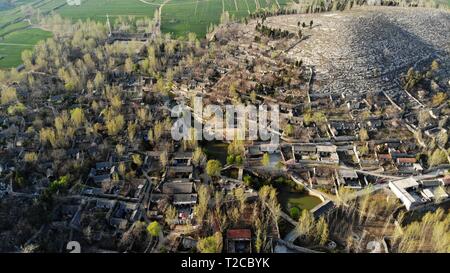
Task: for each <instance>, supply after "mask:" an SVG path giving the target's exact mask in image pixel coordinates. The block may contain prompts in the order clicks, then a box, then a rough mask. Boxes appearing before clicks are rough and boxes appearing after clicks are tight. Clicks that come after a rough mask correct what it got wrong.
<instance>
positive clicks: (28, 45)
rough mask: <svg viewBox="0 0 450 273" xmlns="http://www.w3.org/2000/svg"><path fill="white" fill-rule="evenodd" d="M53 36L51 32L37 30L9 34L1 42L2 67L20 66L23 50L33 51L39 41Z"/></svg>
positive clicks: (0, 64) (0, 59)
mask: <svg viewBox="0 0 450 273" xmlns="http://www.w3.org/2000/svg"><path fill="white" fill-rule="evenodd" d="M51 36H52V33H51V32H48V31H44V30H41V29H36V28H29V29H25V30H20V31H15V32H12V33H10V34H7V35H6V36H4V37H3V40H1V41H0V67H1V68H9V67H16V66H18V65H20V64H21V63H22V61H21V54H22V51H23V50H25V49H33V47H34V45H35V44H36V43H37V42H38V41H40V40H43V39H46V38H48V37H51Z"/></svg>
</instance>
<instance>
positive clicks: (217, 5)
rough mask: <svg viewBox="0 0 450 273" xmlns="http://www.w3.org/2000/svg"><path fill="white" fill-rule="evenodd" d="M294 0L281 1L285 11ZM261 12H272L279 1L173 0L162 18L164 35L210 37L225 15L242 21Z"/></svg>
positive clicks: (165, 8) (164, 10) (168, 4)
mask: <svg viewBox="0 0 450 273" xmlns="http://www.w3.org/2000/svg"><path fill="white" fill-rule="evenodd" d="M288 2H290V0H278V4H279V5H280V6H281V7H282V6H285V5H286V3H288ZM256 5H258V6H259V7H260V8H268V9H270V8H271V7H272V6H274V5H276V6H277V1H275V0H198V1H195V0H171V1H170V2H168V3H167V4H166V5H165V6H164V8H163V10H162V15H161V17H162V18H161V20H162V25H161V26H162V28H161V29H162V31H163V32H169V33H173V34H174V35H175V36H185V35H186V34H187V33H189V32H195V33H197V35H199V36H204V35H205V34H206V31H207V28H208V26H209V25H210V24H211V23H213V24H218V23H219V21H220V16H221V14H222V12H223V11H228V13H229V14H230V16H233V17H234V18H242V17H245V16H247V15H248V14H249V13H252V12H254V11H255V10H256V7H257V6H256Z"/></svg>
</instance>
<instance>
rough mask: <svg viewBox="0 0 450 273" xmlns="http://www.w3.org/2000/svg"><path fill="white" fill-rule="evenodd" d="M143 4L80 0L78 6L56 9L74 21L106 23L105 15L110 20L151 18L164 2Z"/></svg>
mask: <svg viewBox="0 0 450 273" xmlns="http://www.w3.org/2000/svg"><path fill="white" fill-rule="evenodd" d="M144 2H147V3H148V4H147V3H144ZM144 2H141V1H139V0H126V1H125V0H82V4H81V5H80V6H69V5H65V6H64V7H62V8H60V9H58V13H59V14H61V15H62V16H63V17H67V18H71V19H74V20H78V19H81V20H86V19H93V20H98V21H106V15H107V14H108V15H109V16H110V17H111V18H114V17H117V16H136V17H145V16H148V17H153V14H154V13H155V10H156V9H157V8H158V7H159V6H160V5H161V4H162V3H163V2H164V1H163V0H145V1H144Z"/></svg>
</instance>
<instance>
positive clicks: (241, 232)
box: [226, 229, 252, 253]
mask: <svg viewBox="0 0 450 273" xmlns="http://www.w3.org/2000/svg"><path fill="white" fill-rule="evenodd" d="M226 249H227V252H228V253H251V252H252V232H251V230H250V229H229V230H228V231H227V237H226Z"/></svg>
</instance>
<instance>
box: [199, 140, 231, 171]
mask: <svg viewBox="0 0 450 273" xmlns="http://www.w3.org/2000/svg"><path fill="white" fill-rule="evenodd" d="M202 146H203V148H204V150H205V153H206V155H207V156H208V159H216V160H219V161H220V163H222V165H225V164H226V163H227V154H228V143H224V142H220V141H205V142H203V143H202Z"/></svg>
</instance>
